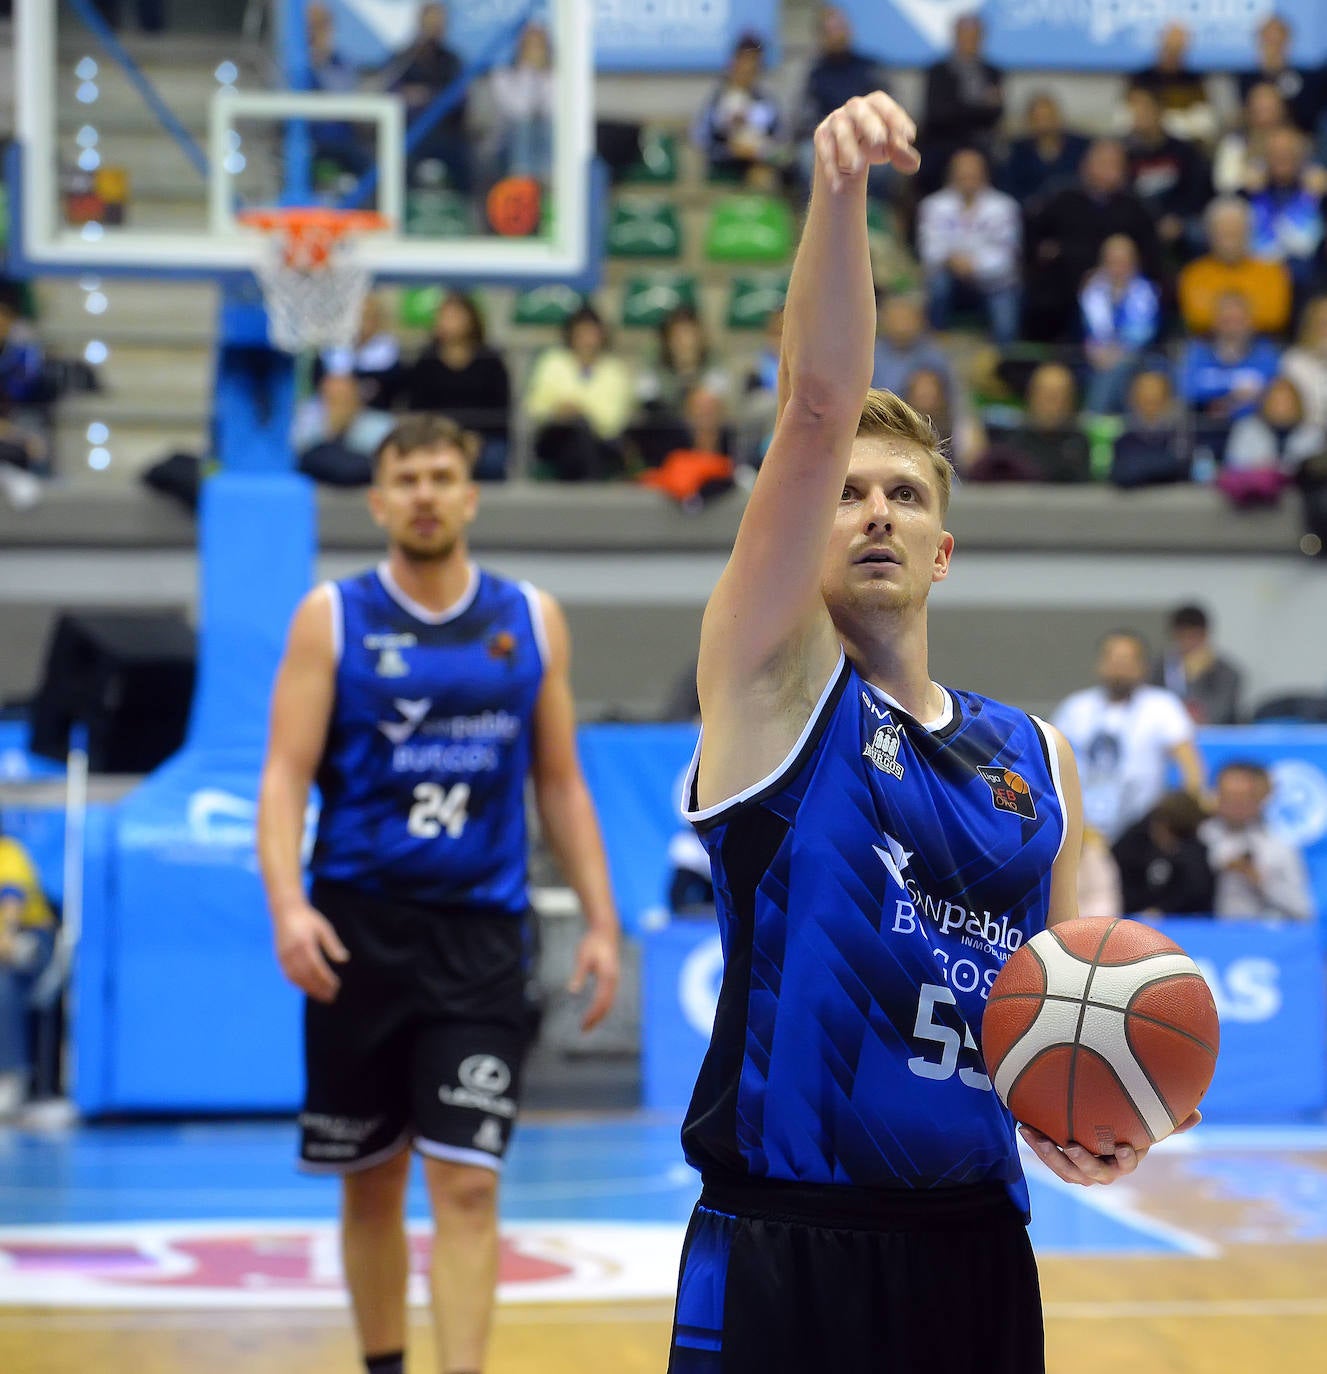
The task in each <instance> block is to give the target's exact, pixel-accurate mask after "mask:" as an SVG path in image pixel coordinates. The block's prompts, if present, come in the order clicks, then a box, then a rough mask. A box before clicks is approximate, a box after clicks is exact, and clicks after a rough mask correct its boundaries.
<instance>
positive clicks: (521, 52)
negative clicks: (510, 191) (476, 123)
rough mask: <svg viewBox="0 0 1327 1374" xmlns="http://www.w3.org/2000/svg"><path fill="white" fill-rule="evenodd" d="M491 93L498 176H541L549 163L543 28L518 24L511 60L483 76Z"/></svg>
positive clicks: (548, 67) (548, 74)
mask: <svg viewBox="0 0 1327 1374" xmlns="http://www.w3.org/2000/svg"><path fill="white" fill-rule="evenodd" d="M489 90H490V92H491V93H492V97H493V108H494V115H495V120H494V128H493V142H494V153H493V161H494V165H495V167H496V170H497V174H498V176H499V177H506V176H518V177H535V178H536V179H538V180H540V181H546V180H547V179H548V176H549V173H550V171H551V169H552V165H553V92H554V87H553V52H552V48H551V46H550V44H549V41H548V29H547V28H546V27H545V26H544V25H543V24H539V23H534V22H531V23H529V24H527V25H526V26H525V27H524V28H523V29H522V30H521V37H520V42H519V43H518V44H517V48H516V58H515V61H513V62H512V64H511V65H510V66H508V67H497V68H495V69H494V71H493V75H492V76H491V78H490V79H489Z"/></svg>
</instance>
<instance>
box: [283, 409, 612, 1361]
mask: <svg viewBox="0 0 1327 1374" xmlns="http://www.w3.org/2000/svg"><path fill="white" fill-rule="evenodd" d="M477 453H478V440H477V439H476V437H475V436H474V435H471V434H468V433H466V432H465V431H463V430H461V429H460V428H459V427H458V426H456V425H455V424H454V423H453V422H452V421H450V420H448V419H445V418H443V417H441V416H429V415H424V416H413V417H409V418H407V419H405V420H403V421H402V422H401V423H400V424H399V425H398V426H397V427H396V428H395V429H394V430H393V431H392V432H391V433H390V434H389V435H388V436H387V437H386V438H385V439H384V440H383V442H382V444H381V445H380V447H379V449H378V453H377V455H376V457H375V460H374V477H373V486H372V487H371V488H370V491H369V505H370V509H371V511H372V513H373V516H374V519H375V520H376V521H377V523H378V524H379V525H380V526H381V527H382V529H383V530H384V532H385V534H386V536H387V541H388V552H387V557H386V559H385V560H384V561H383V562H382V563H380V564H379V565H378V567H377V568H374V569H371V570H369V571H368V572H365V573H363V574H362V575H360V576H358V577H351V578H347V579H346V580H344V581H342V582H334V583H326V584H324V585H323V586H320V587H317V588H315V589H314V590H313V591H312V592H310V593H309V594H308V596H306V597H305V599H304V600H303V601H302V602H301V604H300V606H299V608H298V609H297V611H296V612H295V617H294V620H293V622H292V624H291V629H290V636H289V643H288V646H287V649H286V654H285V657H284V659H283V660H282V663H281V667H280V670H279V672H278V675H277V682H276V688H275V691H274V693H273V699H272V713H271V714H272V718H271V732H270V739H269V743H268V754H267V762H266V766H265V768H264V771H263V782H262V791H261V800H260V806H259V817H258V844H259V856H260V860H261V863H262V871H263V879H264V882H265V884H266V888H267V896H268V903H269V905H270V907H271V911H272V917H273V922H274V925H275V933H276V945H277V955H278V958H279V959H280V962H281V968H282V970H283V972H284V973H285V975H286V977H287V978H289V979H290V981H291V982H292V983H294V984H295V985H296V986H297V987H299V988H300V989H301V990H302V991H303V992H304V993H305V994H306V1002H305V1017H304V1054H305V1074H306V1081H307V1089H306V1096H305V1103H304V1110H303V1112H302V1113H301V1115H300V1126H301V1134H302V1138H301V1154H302V1156H303V1162H304V1166H305V1167H306V1168H307V1169H309V1170H310V1171H313V1172H320V1173H327V1174H339V1175H340V1176H341V1180H342V1183H341V1187H342V1217H341V1220H342V1227H341V1249H342V1258H343V1261H344V1265H345V1274H346V1282H347V1285H348V1286H349V1289H350V1297H351V1302H352V1305H353V1308H354V1314H355V1323H356V1327H357V1329H358V1335H359V1342H360V1349H361V1351H362V1353H363V1356H364V1362H365V1367H366V1369H367V1371H368V1374H402V1371H403V1368H404V1358H405V1344H406V1288H407V1281H408V1270H409V1265H408V1254H409V1252H408V1249H407V1246H406V1230H405V1198H406V1187H407V1183H408V1181H409V1174H410V1157H411V1156H410V1151H411V1147H412V1146H413V1148H414V1150H415V1151H416V1152H418V1153H419V1154H420V1155H422V1156H423V1159H424V1175H425V1181H426V1183H427V1185H428V1193H429V1201H430V1203H431V1206H432V1211H433V1221H434V1232H435V1234H434V1245H433V1257H432V1265H431V1272H430V1289H431V1294H432V1299H433V1315H434V1325H435V1329H436V1333H437V1341H436V1344H437V1355H438V1362H437V1368H438V1370H439V1371H440V1374H479V1371H480V1370H481V1369H482V1368H483V1366H484V1355H485V1351H486V1348H487V1344H488V1335H489V1325H490V1321H491V1317H492V1311H493V1299H494V1290H495V1287H496V1284H497V1276H498V1225H497V1184H498V1172H499V1170H500V1169H501V1167H502V1161H503V1157H504V1156H505V1154H506V1152H507V1146H508V1143H509V1141H510V1138H511V1132H512V1128H513V1126H514V1124H515V1120H516V1115H517V1111H518V1108H519V1104H520V1091H521V1070H522V1067H523V1064H524V1061H525V1058H526V1054H527V1052H528V1050H529V1048H530V1046H531V1043H532V1041H533V1039H534V1036H535V1033H536V1030H537V1028H538V1024H539V1018H540V997H539V991H538V986H537V983H536V981H535V969H534V956H535V946H536V930H535V918H534V915H533V913H532V911H531V909H530V902H529V895H528V892H527V888H526V858H527V838H526V825H525V790H526V782H527V779H533V782H534V797H535V803H536V806H537V808H538V812H539V818H540V822H541V825H542V829H543V833H544V837H545V839H546V841H547V842H548V845H549V848H550V849H551V850H552V851H553V854H554V857H555V858H556V859H557V860H558V862H559V865H560V866H561V868H562V870H563V872H564V874H565V875H566V878H567V880H568V882H569V883H570V884H571V886H572V887H573V888H574V890H575V892H576V895H577V897H578V898H579V900H580V903H581V907H582V910H583V911H584V912H585V916H586V921H587V925H588V929H587V931H586V933H585V935H584V937H583V938H582V940H581V942H580V946H579V948H578V951H577V955H576V964H575V970H574V974H573V978H572V984H571V989H570V990H571V991H572V992H573V993H575V992H579V991H580V990H581V987H582V985H583V984H586V983H587V982H590V983H592V984H593V995H592V996H591V997H590V998H589V999H588V1004H587V1006H586V1009H585V1013H584V1019H583V1022H582V1024H583V1026H584V1027H585V1028H586V1029H589V1028H590V1027H591V1026H593V1025H594V1024H595V1023H596V1022H598V1021H599V1020H601V1019H602V1018H603V1017H604V1016H605V1015H606V1014H607V1012H608V1009H609V1006H610V1004H611V1003H612V1000H613V993H614V989H615V987H616V985H617V976H618V953H617V951H618V923H617V915H616V912H615V910H614V907H613V899H612V894H611V891H610V888H609V882H608V870H607V866H606V864H605V862H604V853H603V846H602V844H601V842H600V837H599V826H598V822H597V820H596V818H595V814H594V807H593V803H592V802H591V800H590V794H589V791H588V789H587V788H586V786H585V781H584V779H583V777H582V776H581V771H580V766H579V764H578V762H577V758H576V744H575V735H574V730H575V709H574V704H573V701H572V696H571V684H570V679H569V666H568V665H569V659H570V640H569V636H568V632H567V624H566V620H565V618H564V617H563V614H562V611H561V610H560V608H559V607H558V605H557V603H556V602H554V601H553V599H552V598H551V597H549V596H548V595H547V594H546V593H544V592H541V591H538V590H537V589H535V588H534V587H531V586H530V585H528V584H527V583H515V582H509V581H507V580H506V579H504V578H500V577H496V576H494V575H493V574H491V573H488V572H486V571H483V570H482V569H480V568H479V567H477V566H476V565H475V564H474V563H473V562H472V561H471V558H470V555H469V551H468V549H467V545H466V530H467V528H468V526H469V525H470V522H471V521H472V520H473V519H474V516H475V511H476V507H477V504H478V491H477V488H476V486H475V483H474V480H473V475H472V469H473V463H474V458H475V455H476V454H477ZM315 781H316V782H317V785H318V788H319V791H320V793H321V799H322V808H321V811H320V814H319V818H318V834H317V840H316V843H315V845H314V849H313V855H312V859H311V861H310V864H309V867H310V870H311V872H312V877H313V882H312V886H311V889H310V891H309V893H308V895H307V896H306V894H305V887H304V879H303V874H302V871H301V862H300V841H301V836H302V833H303V829H304V813H305V807H306V805H307V802H308V797H309V790H310V787H311V786H312V785H313V783H314V782H315Z"/></svg>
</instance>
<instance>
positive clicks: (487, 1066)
mask: <svg viewBox="0 0 1327 1374" xmlns="http://www.w3.org/2000/svg"><path fill="white" fill-rule="evenodd" d="M457 1075H458V1077H459V1078H460V1080H461V1085H462V1087H466V1088H469V1089H470V1091H471V1092H475V1093H482V1094H483V1095H484V1096H485V1097H498V1096H500V1095H501V1094H502V1093H504V1092H506V1091H507V1086H508V1084H509V1083H510V1082H511V1070H510V1069H509V1068H508V1067H507V1066H506V1064H504V1063H503V1062H502V1060H501V1059H498V1058H497V1057H496V1056H494V1055H491V1054H472V1055H471V1056H470V1058H469V1059H463V1060H461V1067H460V1069H459V1070H458V1071H457Z"/></svg>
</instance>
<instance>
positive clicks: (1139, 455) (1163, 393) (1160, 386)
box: [1110, 368, 1190, 487]
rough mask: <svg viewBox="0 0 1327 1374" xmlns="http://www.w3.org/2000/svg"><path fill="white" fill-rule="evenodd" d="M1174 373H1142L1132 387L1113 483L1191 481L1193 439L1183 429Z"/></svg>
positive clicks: (1153, 370) (1115, 457)
mask: <svg viewBox="0 0 1327 1374" xmlns="http://www.w3.org/2000/svg"><path fill="white" fill-rule="evenodd" d="M1179 419H1180V415H1179V408H1178V406H1177V404H1176V401H1175V391H1174V388H1173V387H1172V386H1171V383H1170V374H1169V373H1168V372H1163V371H1161V370H1160V369H1158V368H1150V369H1149V370H1148V371H1146V372H1140V373H1139V374H1138V375H1137V376H1136V377H1135V378H1134V379H1133V381H1132V382H1131V383H1130V385H1129V408H1128V412H1127V414H1126V416H1125V428H1124V431H1123V433H1121V434H1120V435H1119V437H1118V438H1117V439H1116V440H1115V444H1114V449H1113V452H1112V456H1111V467H1110V480H1111V481H1112V482H1113V483H1114V484H1115V485H1116V486H1117V487H1148V486H1158V485H1160V484H1162V483H1166V482H1185V481H1187V480H1188V478H1189V458H1190V454H1189V447H1190V446H1189V440H1188V436H1187V435H1186V434H1185V432H1184V431H1183V430H1182V429H1181V428H1180V426H1179Z"/></svg>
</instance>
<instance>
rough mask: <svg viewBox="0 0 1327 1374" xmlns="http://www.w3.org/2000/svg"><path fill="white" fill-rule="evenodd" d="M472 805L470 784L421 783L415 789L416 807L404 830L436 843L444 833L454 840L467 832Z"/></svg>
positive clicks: (411, 809) (412, 810) (411, 810)
mask: <svg viewBox="0 0 1327 1374" xmlns="http://www.w3.org/2000/svg"><path fill="white" fill-rule="evenodd" d="M469 804H470V784H469V783H468V782H458V783H455V784H454V785H453V786H451V787H440V786H439V785H438V784H437V783H436V782H421V783H420V784H419V786H418V787H416V788H415V804H414V806H412V807H411V808H410V815H409V816H408V817H407V818H406V823H405V828H406V829H407V830H408V831H409V832H410V833H411V834H412V835H417V836H418V837H419V838H420V839H421V840H436V839H437V838H438V836H439V835H441V834H442V832H443V831H444V830H445V831H446V832H447V834H448V836H449V837H450V838H451V839H453V840H454V839H456V838H457V837H458V836H459V835H460V833H461V831H462V830H464V829H465V823H466V821H467V820H468V819H469V814H468V812H467V811H466V807H467V806H469Z"/></svg>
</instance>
